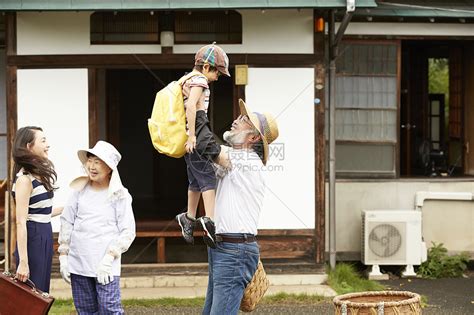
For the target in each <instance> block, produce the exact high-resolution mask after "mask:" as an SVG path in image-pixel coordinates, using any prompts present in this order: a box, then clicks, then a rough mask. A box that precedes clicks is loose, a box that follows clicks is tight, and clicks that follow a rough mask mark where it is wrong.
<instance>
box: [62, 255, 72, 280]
mask: <svg viewBox="0 0 474 315" xmlns="http://www.w3.org/2000/svg"><path fill="white" fill-rule="evenodd" d="M67 261H68V258H67V255H59V272H60V273H61V277H62V278H63V279H64V281H66V282H67V283H71V274H70V273H69V267H68V263H67Z"/></svg>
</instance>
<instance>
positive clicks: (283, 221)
mask: <svg viewBox="0 0 474 315" xmlns="http://www.w3.org/2000/svg"><path fill="white" fill-rule="evenodd" d="M313 78H314V69H313V68H300V69H278V68H271V69H269V68H250V69H249V76H248V82H249V83H248V85H247V87H246V90H245V94H246V100H247V105H248V106H249V107H250V109H251V110H252V111H258V112H269V113H271V114H273V115H274V117H275V118H276V120H277V123H278V128H279V131H280V136H279V138H278V139H277V140H276V141H275V145H271V146H270V152H271V153H273V154H271V155H270V160H269V162H268V163H267V167H268V169H267V172H266V184H267V187H268V189H267V192H266V195H265V205H264V210H263V213H262V215H261V219H260V224H259V228H263V229H265V228H271V229H308V228H314V215H315V192H314V187H315V186H314V185H315V177H314V175H315V173H314V88H313V86H314V85H313ZM282 149H283V150H284V155H280V154H279V153H281V151H279V150H282ZM272 150H273V151H272Z"/></svg>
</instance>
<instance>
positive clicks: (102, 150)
mask: <svg viewBox="0 0 474 315" xmlns="http://www.w3.org/2000/svg"><path fill="white" fill-rule="evenodd" d="M87 153H91V154H93V155H95V156H96V157H98V158H99V159H101V160H102V161H103V162H104V163H105V164H107V166H108V167H110V169H111V170H112V175H111V177H110V183H109V189H108V197H109V198H111V197H114V198H120V197H122V196H123V195H124V194H123V191H124V190H125V188H124V187H123V185H122V181H121V180H120V174H119V171H118V168H117V166H118V164H119V162H120V160H121V159H122V155H120V153H119V151H117V149H116V148H115V147H114V146H113V145H112V144H110V143H108V142H106V141H102V140H99V141H98V142H97V143H96V144H95V146H94V147H93V148H92V149H85V150H79V151H77V156H78V157H79V161H81V163H82V165H83V166H84V169H85V170H86V172H87V168H86V167H85V164H86V162H87V159H88V158H87ZM88 181H89V177H88V176H80V177H78V178H76V179H74V180H73V181H72V182H71V184H70V187H71V188H73V189H75V190H82V189H83V188H84V187H85V185H86V184H87V183H88Z"/></svg>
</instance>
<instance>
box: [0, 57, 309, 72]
mask: <svg viewBox="0 0 474 315" xmlns="http://www.w3.org/2000/svg"><path fill="white" fill-rule="evenodd" d="M229 59H230V61H231V64H232V65H233V64H246V65H248V66H250V67H279V68H284V67H292V68H293V67H313V66H314V61H315V55H314V54H229ZM193 60H194V54H100V55H38V56H37V55H21V56H8V57H7V64H8V65H12V66H17V67H18V68H64V67H67V68H84V67H94V68H114V67H117V68H137V67H150V68H154V67H159V68H161V69H166V68H168V69H172V68H177V67H178V68H180V67H185V68H192V66H193Z"/></svg>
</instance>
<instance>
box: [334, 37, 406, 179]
mask: <svg viewBox="0 0 474 315" xmlns="http://www.w3.org/2000/svg"><path fill="white" fill-rule="evenodd" d="M397 50H398V45H397V44H396V43H393V42H387V43H383V42H382V43H344V44H343V45H342V46H341V47H340V50H339V51H340V52H341V55H340V57H339V58H338V60H337V64H336V78H335V81H336V126H335V128H336V159H337V162H336V172H337V173H338V174H339V175H341V174H347V175H349V176H352V175H357V174H360V175H363V176H367V175H369V176H370V175H375V176H386V177H395V176H396V151H397V150H396V148H397V115H398V96H397V95H398V88H397V86H398V79H397V68H398V67H397ZM327 99H329V98H327ZM328 105H329V104H328V103H327V106H328ZM326 119H327V120H326V126H328V123H329V115H326ZM326 134H328V132H327V131H326Z"/></svg>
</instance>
